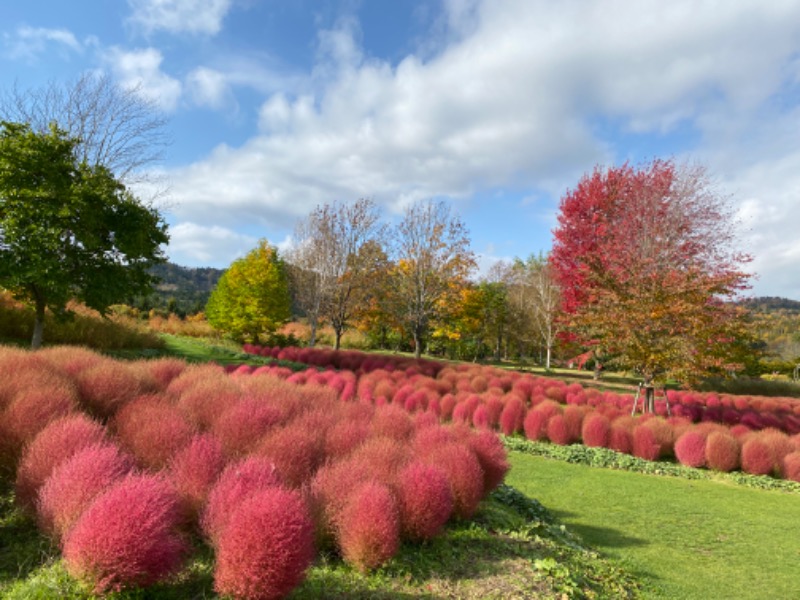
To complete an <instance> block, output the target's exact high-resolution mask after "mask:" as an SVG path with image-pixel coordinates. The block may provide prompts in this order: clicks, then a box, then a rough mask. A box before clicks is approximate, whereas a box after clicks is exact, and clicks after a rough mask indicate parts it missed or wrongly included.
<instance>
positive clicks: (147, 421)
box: [114, 396, 195, 470]
mask: <svg viewBox="0 0 800 600" xmlns="http://www.w3.org/2000/svg"><path fill="white" fill-rule="evenodd" d="M114 424H115V427H116V431H117V436H118V437H119V439H120V441H121V442H122V445H123V446H124V447H125V448H126V449H127V450H129V451H130V452H131V453H132V454H133V456H134V457H135V458H136V462H137V463H138V464H139V465H140V466H141V467H143V468H145V469H153V470H159V469H162V468H164V467H165V466H166V465H167V463H169V461H170V459H171V458H172V457H173V456H174V455H175V454H176V453H177V452H178V451H179V450H181V449H182V448H183V447H184V446H186V444H188V443H189V440H191V439H192V436H193V435H194V434H195V428H194V427H193V426H192V424H191V423H190V422H189V421H188V419H187V418H186V417H185V416H184V415H183V413H182V412H181V411H180V410H178V409H177V408H176V407H175V406H173V405H172V404H169V403H168V402H167V401H166V400H164V399H162V398H160V397H158V396H140V397H139V398H137V399H135V400H133V401H131V402H129V403H128V404H126V405H125V406H124V407H122V408H121V409H120V411H119V412H118V413H117V415H116V416H115V418H114Z"/></svg>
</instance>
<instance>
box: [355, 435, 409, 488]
mask: <svg viewBox="0 0 800 600" xmlns="http://www.w3.org/2000/svg"><path fill="white" fill-rule="evenodd" d="M352 457H353V459H354V460H356V461H358V462H359V464H360V465H363V466H362V468H364V469H365V470H366V471H367V473H369V476H370V478H371V479H376V480H378V481H380V482H382V483H389V482H391V481H392V480H393V479H394V478H395V476H396V475H397V473H399V472H400V470H401V469H402V468H403V467H404V466H405V465H406V463H408V460H409V458H410V452H409V450H408V447H407V446H406V445H405V444H403V443H401V442H398V441H397V440H394V439H392V438H387V437H374V438H371V439H368V440H367V441H366V442H364V443H363V444H361V446H359V447H358V448H357V449H356V450H355V451H354V452H353V454H352Z"/></svg>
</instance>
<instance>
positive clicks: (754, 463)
mask: <svg viewBox="0 0 800 600" xmlns="http://www.w3.org/2000/svg"><path fill="white" fill-rule="evenodd" d="M774 467H775V456H774V455H773V453H772V451H771V449H770V447H769V446H768V445H767V444H766V443H765V442H764V441H763V440H762V439H761V438H760V437H759V436H758V434H756V435H753V436H752V437H750V438H748V439H747V440H746V441H745V442H744V444H742V470H743V471H744V472H745V473H750V474H752V475H767V474H768V473H770V472H772V470H773V469H774Z"/></svg>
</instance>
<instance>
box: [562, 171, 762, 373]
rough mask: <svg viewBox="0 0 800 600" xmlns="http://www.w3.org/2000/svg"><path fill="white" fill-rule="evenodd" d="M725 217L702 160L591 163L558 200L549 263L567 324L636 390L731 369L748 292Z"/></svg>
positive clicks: (721, 200) (742, 257)
mask: <svg viewBox="0 0 800 600" xmlns="http://www.w3.org/2000/svg"><path fill="white" fill-rule="evenodd" d="M734 225H735V223H734V219H733V214H732V212H731V210H730V208H729V207H728V204H727V202H726V198H724V197H723V196H721V195H720V194H719V193H718V192H717V191H716V190H715V189H714V186H713V185H712V182H711V180H710V179H709V177H708V176H707V174H706V172H705V170H704V169H703V168H702V167H699V166H694V165H676V164H675V163H674V162H673V161H668V160H654V161H653V162H651V163H650V164H648V165H645V166H642V167H638V168H637V167H634V166H631V165H630V164H627V163H626V164H624V165H622V166H617V167H611V168H608V169H600V168H596V169H595V170H594V171H593V172H592V173H591V174H590V175H586V176H584V177H583V179H581V181H580V182H579V183H578V185H577V187H575V189H573V190H570V191H568V192H567V193H566V195H565V196H564V197H563V198H562V199H561V204H560V212H559V215H558V227H557V228H556V229H555V230H554V243H553V250H552V253H551V255H550V260H551V263H552V266H553V270H554V273H555V277H556V279H557V281H558V284H559V286H560V288H561V291H562V298H563V300H562V302H563V306H562V308H563V309H564V311H565V313H566V314H567V315H568V319H569V324H570V327H569V330H570V331H571V332H572V333H573V334H574V335H576V336H578V338H579V339H581V340H582V341H583V342H584V344H585V345H587V346H590V347H594V348H596V349H602V352H603V353H604V354H606V355H609V356H611V357H613V362H614V363H616V365H617V366H619V367H621V368H624V369H627V370H634V371H636V372H638V373H639V374H641V375H642V377H643V378H644V383H645V385H646V386H648V387H649V386H651V385H652V383H653V382H654V381H657V380H660V379H661V380H663V379H664V378H666V377H676V378H679V379H681V380H682V381H685V382H687V381H692V380H694V379H696V378H697V377H700V376H702V375H704V374H707V373H709V372H711V371H714V370H717V371H724V370H729V369H731V368H733V366H734V365H733V363H734V362H735V360H734V358H735V355H736V352H735V351H736V350H738V349H739V348H738V347H737V342H741V340H742V339H743V337H744V336H745V333H744V329H743V322H742V319H741V318H740V317H741V314H740V312H739V311H738V309H737V308H736V307H735V306H734V305H733V304H732V303H731V302H730V300H731V299H733V298H734V297H735V296H736V295H737V293H739V292H740V291H741V290H743V289H745V288H746V287H747V281H748V278H749V275H748V274H747V273H746V272H745V271H743V270H742V267H743V265H745V264H746V263H747V262H748V261H749V260H750V257H749V256H748V255H746V254H744V253H742V252H740V251H739V250H737V249H736V238H735V227H734Z"/></svg>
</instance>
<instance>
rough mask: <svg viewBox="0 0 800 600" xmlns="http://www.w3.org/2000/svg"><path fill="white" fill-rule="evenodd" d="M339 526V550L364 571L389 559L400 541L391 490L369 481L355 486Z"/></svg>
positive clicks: (337, 534)
mask: <svg viewBox="0 0 800 600" xmlns="http://www.w3.org/2000/svg"><path fill="white" fill-rule="evenodd" d="M336 525H337V527H336V538H337V542H338V545H339V550H340V551H341V553H342V556H343V557H344V559H345V560H346V561H347V562H349V563H350V564H352V565H353V566H355V567H356V568H357V569H358V570H360V571H368V570H370V569H374V568H376V567H379V566H380V565H382V564H384V563H385V562H386V561H388V560H389V559H390V558H391V557H392V556H394V554H395V552H397V548H398V547H399V545H400V519H399V515H398V511H397V503H396V501H395V499H394V496H393V495H392V492H391V490H390V489H389V488H388V487H387V486H385V485H383V484H381V483H377V482H372V481H370V482H366V483H364V484H362V485H361V487H359V488H357V489H356V490H354V491H353V492H352V493H351V494H350V497H349V500H348V502H347V504H346V506H345V507H344V510H343V511H342V513H341V515H339V519H338V522H337V524H336Z"/></svg>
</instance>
